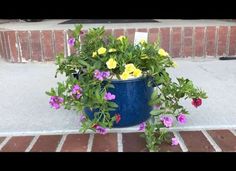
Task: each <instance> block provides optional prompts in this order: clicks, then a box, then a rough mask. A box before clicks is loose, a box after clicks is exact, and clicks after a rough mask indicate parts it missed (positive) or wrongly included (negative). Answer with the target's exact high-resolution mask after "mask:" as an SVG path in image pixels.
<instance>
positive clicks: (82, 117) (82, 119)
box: [79, 114, 86, 122]
mask: <svg viewBox="0 0 236 171" xmlns="http://www.w3.org/2000/svg"><path fill="white" fill-rule="evenodd" d="M85 119H86V116H84V115H83V114H81V115H80V118H79V120H80V122H84V121H85Z"/></svg>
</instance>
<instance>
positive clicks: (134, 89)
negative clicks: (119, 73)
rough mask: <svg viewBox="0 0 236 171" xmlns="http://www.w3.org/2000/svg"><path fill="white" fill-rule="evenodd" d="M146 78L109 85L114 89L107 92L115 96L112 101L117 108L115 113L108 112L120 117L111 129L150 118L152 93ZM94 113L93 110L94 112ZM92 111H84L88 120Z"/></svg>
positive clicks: (135, 123) (92, 115) (91, 117)
mask: <svg viewBox="0 0 236 171" xmlns="http://www.w3.org/2000/svg"><path fill="white" fill-rule="evenodd" d="M147 82H148V78H144V77H141V78H137V79H130V80H113V81H112V82H111V83H112V84H113V85H114V87H115V88H110V89H108V92H111V93H112V94H115V95H116V99H115V100H113V101H114V102H115V103H116V104H117V105H118V106H119V107H118V108H117V110H116V111H112V112H110V115H111V116H114V115H115V114H120V115H121V120H120V122H119V123H118V124H116V123H114V125H113V127H115V128H119V127H128V126H134V125H137V124H140V123H142V122H144V121H146V120H147V119H148V118H149V117H150V111H151V110H152V107H151V106H149V105H148V102H149V100H150V98H151V94H152V92H153V87H148V86H147ZM94 111H95V110H94ZM94 111H91V110H90V109H85V113H86V114H87V115H88V117H89V118H90V119H93V118H94Z"/></svg>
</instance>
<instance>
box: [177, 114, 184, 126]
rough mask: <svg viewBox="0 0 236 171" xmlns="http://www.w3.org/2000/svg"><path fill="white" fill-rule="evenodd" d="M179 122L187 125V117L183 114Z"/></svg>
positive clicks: (179, 116)
mask: <svg viewBox="0 0 236 171" xmlns="http://www.w3.org/2000/svg"><path fill="white" fill-rule="evenodd" d="M177 120H178V121H179V123H181V124H184V123H186V116H185V115H184V114H183V113H180V114H179V115H178V117H177Z"/></svg>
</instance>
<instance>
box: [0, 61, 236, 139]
mask: <svg viewBox="0 0 236 171" xmlns="http://www.w3.org/2000/svg"><path fill="white" fill-rule="evenodd" d="M176 62H177V63H178V65H179V67H178V68H177V69H176V70H172V69H171V70H170V72H171V73H172V75H173V76H184V77H187V78H189V79H192V80H193V81H194V83H195V84H196V85H198V86H199V87H201V88H202V89H204V90H206V91H207V93H208V96H209V98H208V99H207V100H204V101H203V105H202V106H201V107H199V108H198V109H195V108H194V107H193V106H192V105H191V101H190V100H188V101H185V102H183V103H184V104H185V106H186V108H187V109H188V110H189V111H190V113H191V115H190V116H189V117H188V118H187V119H188V122H187V124H185V125H177V126H176V127H174V128H173V129H174V130H199V129H236V110H235V107H236V105H235V102H236V70H235V66H236V61H235V60H231V61H218V60H209V61H199V60H198V61H193V60H191V61H190V60H183V59H181V60H180V59H178V60H176ZM55 69H56V66H55V65H54V64H53V63H28V64H11V63H5V62H3V61H0V97H1V98H0V135H1V136H9V135H18V134H20V135H22V134H25V135H26V134H28V135H30V134H37V133H38V134H40V135H42V134H52V133H53V134H54V133H55V134H62V133H73V132H74V133H76V132H78V129H79V117H78V114H77V113H75V112H74V111H67V110H58V111H56V110H54V109H52V108H50V106H49V104H48V101H49V97H48V96H47V95H46V94H45V91H46V90H49V89H50V88H51V87H54V86H56V82H57V81H59V80H63V78H62V77H60V78H58V79H55V78H54V74H55ZM137 129H138V128H137V126H136V127H131V128H124V129H113V130H112V132H115V131H122V132H133V131H134V132H135V131H137Z"/></svg>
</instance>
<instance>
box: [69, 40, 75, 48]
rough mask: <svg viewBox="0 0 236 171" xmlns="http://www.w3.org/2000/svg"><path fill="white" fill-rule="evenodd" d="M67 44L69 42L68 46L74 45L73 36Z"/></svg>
mask: <svg viewBox="0 0 236 171" xmlns="http://www.w3.org/2000/svg"><path fill="white" fill-rule="evenodd" d="M68 44H69V45H70V46H74V45H75V38H70V39H69V40H68Z"/></svg>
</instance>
